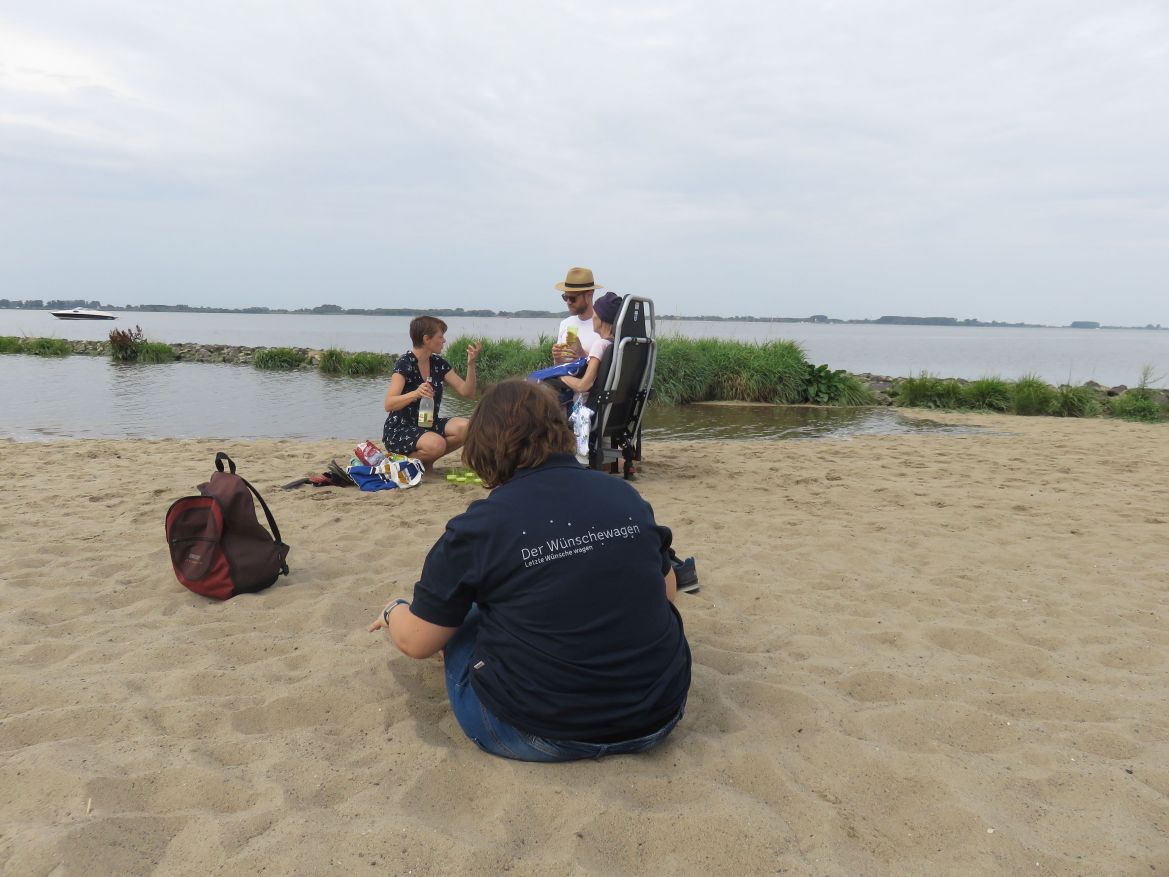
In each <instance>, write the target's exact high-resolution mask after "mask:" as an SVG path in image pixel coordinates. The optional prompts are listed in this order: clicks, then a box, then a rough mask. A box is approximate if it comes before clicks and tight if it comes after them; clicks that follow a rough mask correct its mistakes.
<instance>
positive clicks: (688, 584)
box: [674, 557, 701, 594]
mask: <svg viewBox="0 0 1169 877" xmlns="http://www.w3.org/2000/svg"><path fill="white" fill-rule="evenodd" d="M674 578H676V579H677V580H678V590H679V591H681V592H683V593H685V594H693V593H694V592H695V591H697V590H698V589H699V587H701V586H700V585H699V584H698V570H697V569H695V567H694V558H693V557H687V558H686V559H685V560H683V561H682V562H681V563H676V564H674Z"/></svg>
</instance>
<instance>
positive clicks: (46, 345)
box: [20, 338, 73, 356]
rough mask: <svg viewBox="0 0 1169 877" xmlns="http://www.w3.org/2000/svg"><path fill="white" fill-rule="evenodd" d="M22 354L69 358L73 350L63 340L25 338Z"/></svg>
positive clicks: (21, 348)
mask: <svg viewBox="0 0 1169 877" xmlns="http://www.w3.org/2000/svg"><path fill="white" fill-rule="evenodd" d="M20 352H21V353H28V354H31V355H32V356H68V355H69V354H70V353H72V352H73V348H72V347H70V346H69V342H68V341H65V340H62V339H61V338H25V339H24V343H23V344H21V346H20Z"/></svg>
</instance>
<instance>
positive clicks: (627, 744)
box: [443, 606, 686, 761]
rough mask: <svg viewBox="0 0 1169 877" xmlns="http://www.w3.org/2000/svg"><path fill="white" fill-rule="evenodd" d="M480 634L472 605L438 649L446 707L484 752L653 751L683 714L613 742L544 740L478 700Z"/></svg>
mask: <svg viewBox="0 0 1169 877" xmlns="http://www.w3.org/2000/svg"><path fill="white" fill-rule="evenodd" d="M478 633H479V607H477V606H473V607H472V608H471V611H470V612H469V613H468V614H467V618H466V620H465V621H464V622H463V624H462V626H460V627H459V629H458V631H457V632H456V633H455V635H454V636H453V637H451V639H450V641H449V642H448V643H447V644H446V647H445V648H444V649H443V657H444V658H445V660H446V670H445V673H446V690H447V696H448V697H449V698H450V701H451V709H452V710H453V711H454V714H455V718H456V719H457V720H458V722H459V727H461V728H462V729H463V733H465V734H466V735H467V736H468V737H470V738H471V740H472V742H474V743H475V745H476V746H478V747H479V748H480V749H482V750H483V751H484V752H489V753H491V754H492V755H499V756H502V757H503V758H514V759H517V760H518V761H576V760H578V759H581V758H600V757H601V756H602V755H620V754H623V753H630V752H645V751H646V750H647V749H653V748H654V747H655V746H657V745H658V744H659V743H661V742H662V741H663V740H665V739H666V737H667V736H669V734H670V732H671V731H673V730H674V726H675V725H677V724H678V722H679V721H680V720H681V718H682V713H683V711H684V710H685V708H686V705H685V704H683V705H682V707H681V708H680V709H679V710H678V714H677V715H676V716H674V718H672V719H670V721H669V722H667V723H666V725H665V726H664V727H662V728H660V729H659V730H657V731H654V733H652V734H648V735H646V736H645V737H638V738H637V739H635V740H622V741H620V742H618V743H586V742H582V741H577V740H549V739H548V738H546V737H537V736H535V735H534V734H529V733H527V732H526V731H521V730H520V729H519V728H516V727H514V726H513V725H509V724H508V723H507V722H505V721H504V720H503V719H501V718H499V717H498V716H496V715H495V714H493V713H492V712H491V711H490V710H489V709H487V707H486V706H484V705H483V703H482V702H481V701H480V700H479V695H477V694H476V693H475V687H474V686H473V685H472V684H471V656H472V655H473V654H474V651H475V640H476V637H477V636H478Z"/></svg>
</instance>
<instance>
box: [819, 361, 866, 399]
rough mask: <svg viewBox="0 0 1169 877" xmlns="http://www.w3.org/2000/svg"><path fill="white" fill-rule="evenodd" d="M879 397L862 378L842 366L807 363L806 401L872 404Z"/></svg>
mask: <svg viewBox="0 0 1169 877" xmlns="http://www.w3.org/2000/svg"><path fill="white" fill-rule="evenodd" d="M876 400H877V397H876V396H875V395H874V394H873V391H872V390H870V389H869V388H868V386H866V385H865V384H863V383H861V381H860V379H858V378H856V377H854V376H853V375H850V374H849V373H848V372H846V371H845V370H844V369H842V368H838V369H830V368H829V367H828V366H826V365H812V364H811V363H808V364H807V374H806V375H805V377H804V401H805V402H811V403H813V404H814V405H838V406H858V405H872V404H874V403H875V402H876Z"/></svg>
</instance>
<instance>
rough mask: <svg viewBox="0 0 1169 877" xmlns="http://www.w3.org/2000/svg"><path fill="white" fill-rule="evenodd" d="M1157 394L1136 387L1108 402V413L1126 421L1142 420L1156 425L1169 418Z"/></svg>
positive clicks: (1146, 388) (1147, 389) (1168, 412)
mask: <svg viewBox="0 0 1169 877" xmlns="http://www.w3.org/2000/svg"><path fill="white" fill-rule="evenodd" d="M1157 395H1158V394H1157V393H1156V391H1154V390H1151V389H1149V388H1148V387H1136V388H1134V389H1132V390H1129V391H1128V392H1126V393H1122V394H1121V395H1119V396H1114V397H1113V398H1112V399H1109V400H1108V413H1109V414H1111V415H1112V416H1113V417H1122V418H1124V419H1125V420H1141V421H1144V422H1146V423H1156V422H1157V421H1160V420H1164V419H1165V418H1166V416H1169V411H1166V406H1165V404H1164V403H1163V402H1162V401H1161V400H1160V399H1158V398H1157Z"/></svg>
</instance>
